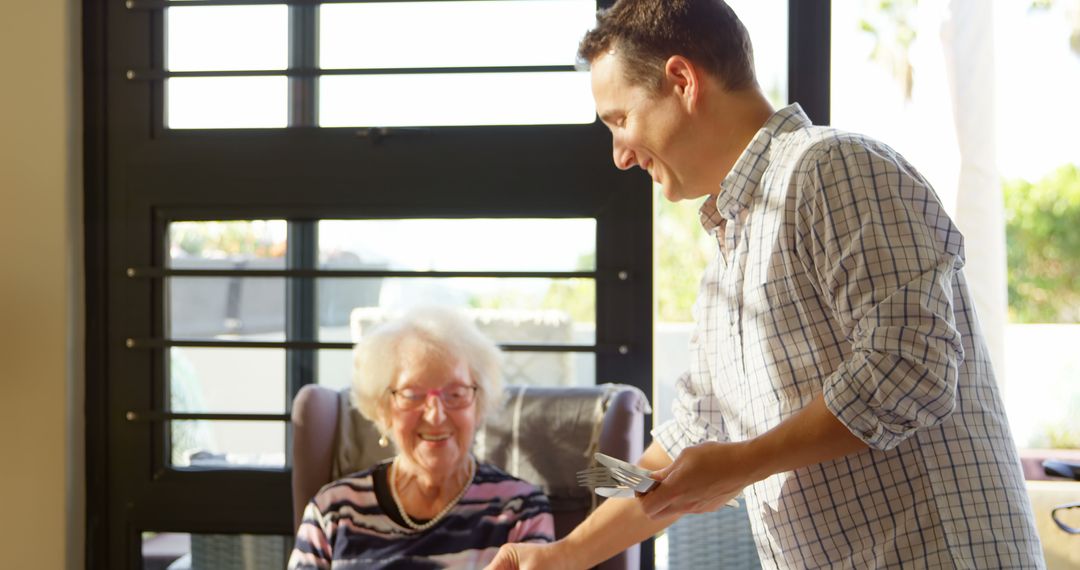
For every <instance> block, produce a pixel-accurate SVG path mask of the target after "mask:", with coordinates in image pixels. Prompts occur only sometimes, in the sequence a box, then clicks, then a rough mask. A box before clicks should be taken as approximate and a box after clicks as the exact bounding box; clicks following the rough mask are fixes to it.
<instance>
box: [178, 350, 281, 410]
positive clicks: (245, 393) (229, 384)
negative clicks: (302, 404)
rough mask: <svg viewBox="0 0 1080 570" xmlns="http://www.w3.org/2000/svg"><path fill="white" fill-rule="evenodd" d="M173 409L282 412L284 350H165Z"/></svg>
mask: <svg viewBox="0 0 1080 570" xmlns="http://www.w3.org/2000/svg"><path fill="white" fill-rule="evenodd" d="M169 370H170V374H169V393H170V394H171V410H172V411H174V412H211V413H250V414H262V413H264V414H283V413H285V351H284V350H282V349H269V348H191V347H174V348H171V349H169Z"/></svg>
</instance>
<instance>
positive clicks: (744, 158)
mask: <svg viewBox="0 0 1080 570" xmlns="http://www.w3.org/2000/svg"><path fill="white" fill-rule="evenodd" d="M810 125H811V123H810V119H809V118H808V117H807V116H806V113H804V112H803V110H802V107H800V106H799V104H798V103H792V104H791V105H788V106H787V107H784V108H783V109H780V110H779V111H777V112H775V113H773V115H772V116H771V117H769V120H768V121H765V124H764V125H763V126H762V127H761V129H759V130H758V132H757V134H755V135H754V138H752V139H750V144H748V145H747V146H746V149H744V150H743V152H742V154H741V155H739V159H738V160H736V161H735V165H734V166H732V167H731V172H729V173H728V175H727V176H726V177H724V181H723V183H721V184H720V188H721V191H720V192H718V193H717V194H716V198H715V199H712V198H711V197H710V198H706V199H705V202H704V203H703V204H702V205H701V210H700V212H699V214H700V217H701V225H702V227H704V228H705V230H706V231H709V230H712V229H713V228H715V227H716V226H717V225H718V224H719V223H720V220H722V219H728V220H734V219H736V218H737V217H738V215H739V212H741V211H742V210H743V209H745V208H748V207H750V203H751V201H752V200H753V198H754V195H755V194H757V190H758V187H759V185H760V184H761V177H762V175H763V174H764V173H765V169H766V167H768V166H769V154H768V150H769V144H770V143H771V142H772V139H773V138H774V137H778V136H780V135H783V134H786V133H789V132H792V131H794V130H797V129H801V128H805V127H809V126H810Z"/></svg>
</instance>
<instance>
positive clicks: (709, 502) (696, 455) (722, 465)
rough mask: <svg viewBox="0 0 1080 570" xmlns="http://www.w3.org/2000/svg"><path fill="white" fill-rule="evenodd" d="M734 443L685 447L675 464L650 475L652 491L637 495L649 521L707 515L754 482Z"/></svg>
mask: <svg viewBox="0 0 1080 570" xmlns="http://www.w3.org/2000/svg"><path fill="white" fill-rule="evenodd" d="M744 451H745V449H744V446H742V445H741V444H738V443H716V442H707V443H702V444H698V445H695V446H693V447H687V448H686V449H684V450H683V451H682V453H680V454H679V456H678V457H677V458H676V459H675V461H674V462H673V463H672V464H671V465H669V466H667V467H665V468H664V469H660V470H658V471H656V472H654V473H653V478H654V479H657V480H658V481H660V482H661V483H660V485H659V486H657V487H656V489H654V490H652V491H650V492H649V493H646V494H645V495H641V496H640V498H639V500H640V501H641V508H642V509H643V510H644V511H645V514H646V515H648V516H649V518H651V519H653V520H656V519H658V518H663V517H668V516H672V515H684V514H687V513H708V512H712V511H715V510H717V509H719V508H720V507H723V506H724V505H725V504H726V503H727V502H728V501H730V500H731V498H732V497H734V496H735V495H738V494H739V493H740V492H742V490H743V488H744V487H746V486H747V485H749V484H751V483H753V482H754V481H756V479H754V478H753V477H754V476H753V474H752V472H751V468H750V465H748V464H747V458H746V456H745V453H744Z"/></svg>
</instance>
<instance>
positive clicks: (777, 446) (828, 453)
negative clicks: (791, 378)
mask: <svg viewBox="0 0 1080 570" xmlns="http://www.w3.org/2000/svg"><path fill="white" fill-rule="evenodd" d="M746 443H747V446H748V452H749V453H750V456H751V461H750V462H751V464H752V465H754V466H755V473H754V474H753V477H752V479H753V480H754V481H760V480H762V479H764V478H766V477H768V476H770V475H772V474H774V473H782V472H784V471H792V470H794V469H798V468H800V467H806V466H807V465H814V464H816V463H823V462H825V461H830V460H832V459H836V458H838V457H843V456H844V455H848V454H851V453H855V452H858V451H862V450H864V449H866V448H867V447H869V446H868V445H866V443H865V442H863V441H862V440H861V439H859V438H857V437H855V435H854V434H852V433H851V431H850V430H848V428H847V427H846V426H845V425H844V424H842V423H840V420H838V419H836V416H834V415H833V413H832V412H831V411H829V408H827V407H826V406H825V398H824V396H821V395H818V397H817V398H814V400H813V401H812V402H810V404H809V405H808V406H806V407H805V408H803V409H802V410H800V411H799V412H797V413H796V414H795V415H793V416H791V417H789V418H788V419H786V420H784V421H783V422H781V423H780V424H779V425H777V426H776V427H774V428H773V429H771V430H769V431H767V432H765V433H763V434H761V435H759V436H758V437H756V438H754V439H751V440H749V441H747V442H746Z"/></svg>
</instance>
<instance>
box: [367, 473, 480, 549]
mask: <svg viewBox="0 0 1080 570" xmlns="http://www.w3.org/2000/svg"><path fill="white" fill-rule="evenodd" d="M475 474H476V460H475V459H473V457H472V456H471V455H470V456H469V475H468V477H466V479H465V485H464V486H462V487H461V490H460V491H458V494H457V496H456V497H454V498H453V499H451V500H450V502H449V503H447V504H446V506H445V507H443V509H442V510H441V511H439V512H438V513H436V514H435V516H434V517H432V518H431V520H429V521H428V522H426V523H424V524H419V523H417V522H416V521H414V520H412V519H411V518H409V514H408V513H406V512H405V508H404V507H402V506H401V499H400V498H398V493H397V483H395V482H394V479H396V478H397V457H394V460H393V461H392V462H390V477H387V478H388V479H389V480H390V496H391V497H393V499H394V506H396V507H397V512H398V514H399V515H401V520H403V521H405V526H407V527H409V528H411V529H413V530H421V531H422V530H427V529H429V528H431V527H433V526H435V523H437V522H439V521H440V520H442V518H443V517H445V516H446V514H447V513H449V512H450V509H452V508H454V505H457V504H458V501H460V500H461V498H462V497H464V496H465V491H468V490H469V487H470V486H471V485H472V480H473V475H475Z"/></svg>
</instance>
